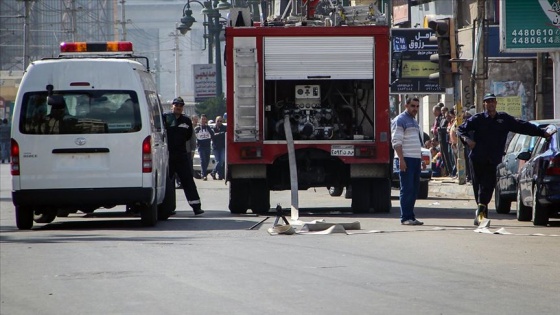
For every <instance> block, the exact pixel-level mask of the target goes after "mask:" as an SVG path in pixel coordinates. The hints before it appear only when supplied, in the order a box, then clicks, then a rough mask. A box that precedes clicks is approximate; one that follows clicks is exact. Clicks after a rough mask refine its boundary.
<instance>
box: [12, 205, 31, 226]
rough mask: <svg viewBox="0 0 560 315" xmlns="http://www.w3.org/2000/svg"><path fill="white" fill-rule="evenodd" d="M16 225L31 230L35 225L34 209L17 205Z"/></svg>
mask: <svg viewBox="0 0 560 315" xmlns="http://www.w3.org/2000/svg"><path fill="white" fill-rule="evenodd" d="M15 208H16V226H17V228H18V229H20V230H31V228H32V227H33V209H31V208H29V207H25V206H16V207H15Z"/></svg>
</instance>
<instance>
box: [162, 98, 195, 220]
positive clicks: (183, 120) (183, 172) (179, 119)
mask: <svg viewBox="0 0 560 315" xmlns="http://www.w3.org/2000/svg"><path fill="white" fill-rule="evenodd" d="M183 106H185V102H184V101H183V99H182V98H181V97H177V98H176V99H174V100H173V108H172V112H171V113H165V114H164V115H163V121H164V123H165V129H166V130H167V144H168V148H169V174H170V175H174V174H177V176H179V180H180V181H181V184H182V186H183V191H184V192H185V197H187V200H188V202H189V205H190V206H191V207H192V208H193V211H194V214H195V215H199V214H203V213H204V210H202V205H201V203H200V197H199V196H198V191H197V189H196V184H195V183H194V179H193V175H192V169H191V167H190V162H189V159H190V158H191V156H190V153H188V152H187V142H188V141H189V140H190V139H191V136H192V133H193V126H192V122H191V120H190V118H189V117H187V116H185V115H183Z"/></svg>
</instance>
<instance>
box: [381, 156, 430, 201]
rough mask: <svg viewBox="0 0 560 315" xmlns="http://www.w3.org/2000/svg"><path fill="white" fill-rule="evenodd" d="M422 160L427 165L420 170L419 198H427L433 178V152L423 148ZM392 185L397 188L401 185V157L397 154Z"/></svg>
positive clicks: (394, 159) (394, 160) (394, 161)
mask: <svg viewBox="0 0 560 315" xmlns="http://www.w3.org/2000/svg"><path fill="white" fill-rule="evenodd" d="M422 162H423V164H425V165H426V167H425V168H423V169H422V171H421V172H420V189H418V196H417V198H418V199H427V198H428V190H429V183H430V180H431V179H432V154H431V153H430V150H429V149H426V148H422ZM391 183H392V186H393V187H395V188H398V187H400V181H399V159H398V157H397V156H396V155H395V157H394V158H393V177H392V181H391Z"/></svg>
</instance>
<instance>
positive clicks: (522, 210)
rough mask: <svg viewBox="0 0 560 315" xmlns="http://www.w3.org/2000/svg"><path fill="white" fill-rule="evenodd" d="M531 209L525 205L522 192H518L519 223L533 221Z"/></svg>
mask: <svg viewBox="0 0 560 315" xmlns="http://www.w3.org/2000/svg"><path fill="white" fill-rule="evenodd" d="M531 215H532V213H531V208H530V207H527V206H525V205H524V204H523V202H522V200H521V190H520V189H518V190H517V221H531Z"/></svg>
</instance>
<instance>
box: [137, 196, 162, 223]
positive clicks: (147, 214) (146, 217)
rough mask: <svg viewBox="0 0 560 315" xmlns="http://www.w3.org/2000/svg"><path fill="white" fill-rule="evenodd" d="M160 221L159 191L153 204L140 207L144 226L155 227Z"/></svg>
mask: <svg viewBox="0 0 560 315" xmlns="http://www.w3.org/2000/svg"><path fill="white" fill-rule="evenodd" d="M157 220H158V207H157V191H156V196H155V197H154V201H153V202H152V203H151V204H143V205H141V206H140V221H141V222H142V225H143V226H155V225H156V223H157Z"/></svg>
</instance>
